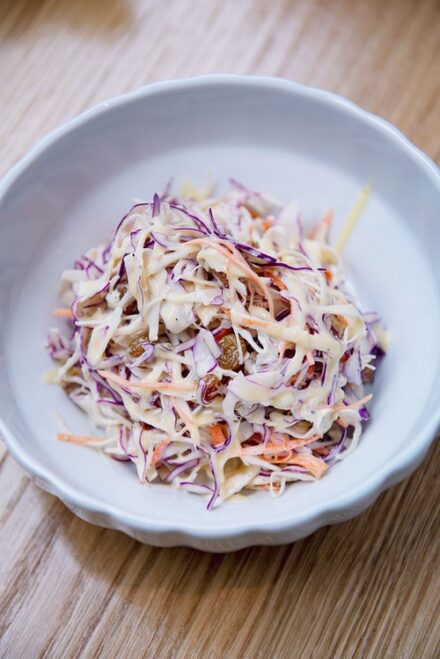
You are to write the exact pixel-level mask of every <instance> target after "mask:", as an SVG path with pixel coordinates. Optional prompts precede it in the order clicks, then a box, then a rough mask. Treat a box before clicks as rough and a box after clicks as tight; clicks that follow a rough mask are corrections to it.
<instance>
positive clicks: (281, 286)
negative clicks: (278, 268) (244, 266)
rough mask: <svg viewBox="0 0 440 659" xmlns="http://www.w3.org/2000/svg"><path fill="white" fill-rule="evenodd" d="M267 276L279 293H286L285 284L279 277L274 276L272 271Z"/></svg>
mask: <svg viewBox="0 0 440 659" xmlns="http://www.w3.org/2000/svg"><path fill="white" fill-rule="evenodd" d="M268 275H269V277H270V278H271V279H272V281H273V283H274V284H276V286H278V288H279V289H280V291H287V286H286V284H285V283H284V282H283V280H282V279H281V277H279V276H278V275H276V274H275V273H274V272H272V271H270V272H268Z"/></svg>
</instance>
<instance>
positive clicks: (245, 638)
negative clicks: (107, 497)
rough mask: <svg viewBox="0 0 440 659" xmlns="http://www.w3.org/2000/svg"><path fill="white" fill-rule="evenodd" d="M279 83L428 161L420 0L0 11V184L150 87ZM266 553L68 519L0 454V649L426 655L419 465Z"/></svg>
mask: <svg viewBox="0 0 440 659" xmlns="http://www.w3.org/2000/svg"><path fill="white" fill-rule="evenodd" d="M208 72H236V73H261V74H270V75H281V76H284V77H287V78H291V79H294V80H297V81H300V82H304V83H307V84H310V85H314V86H319V87H324V88H326V89H330V90H333V91H336V92H338V93H341V94H344V95H346V96H348V97H350V98H351V99H352V100H354V101H355V102H357V103H359V104H361V105H362V106H364V107H365V108H366V109H368V110H371V111H373V112H377V113H379V114H381V115H382V116H384V117H386V118H387V119H389V120H390V121H392V122H393V123H395V124H396V125H397V126H398V127H399V128H400V129H401V130H403V131H404V132H405V133H406V134H407V136H408V137H409V138H410V139H411V140H413V141H414V142H415V143H416V144H417V145H418V146H419V147H420V148H421V149H423V150H424V151H426V152H427V153H428V154H429V155H430V156H431V157H432V158H434V159H439V158H440V4H439V2H437V1H435V0H432V1H428V0H427V1H419V2H413V1H411V0H394V1H393V0H391V1H385V0H369V1H368V2H360V1H359V2H357V1H356V0H334V1H330V0H321V1H318V0H317V1H315V0H310V1H307V0H302V1H301V0H298V1H294V0H291V1H289V0H271V2H266V1H265V0H253V1H252V0H234V1H233V0H210V1H205V2H202V1H201V0H199V1H198V2H196V1H194V0H193V2H191V1H190V0H168V1H167V2H164V1H161V0H145V1H141V0H138V1H135V0H131V1H130V0H113V1H112V2H107V1H105V0H75V2H72V1H71V0H27V1H25V0H16V1H14V2H12V0H0V75H1V82H2V91H1V95H0V112H1V122H0V140H1V145H2V149H1V152H0V175H1V174H3V173H4V172H5V171H6V170H7V169H8V168H9V167H10V166H11V165H12V164H13V163H14V162H15V161H16V160H17V159H19V158H20V157H21V156H22V155H23V154H24V153H25V152H26V151H27V150H28V149H29V148H30V147H31V146H32V145H33V144H34V143H35V142H36V141H37V140H38V139H40V138H41V137H42V136H43V135H44V134H45V133H47V132H48V131H49V130H51V129H53V128H55V127H56V126H58V125H59V124H60V123H61V122H64V121H66V120H68V119H70V118H71V117H73V116H75V115H76V114H78V112H80V111H81V110H83V109H85V108H86V107H88V106H90V105H91V104H93V103H95V102H97V101H100V100H102V99H104V98H106V97H108V96H112V95H115V94H119V93H121V92H125V91H127V90H130V89H133V88H135V87H137V86H139V85H141V84H144V83H146V82H149V81H151V80H158V79H163V78H170V77H180V76H188V75H194V74H198V73H208ZM439 458H440V452H439V449H438V446H437V448H434V449H433V450H432V451H431V453H430V455H429V457H428V458H427V459H426V460H425V462H424V464H423V466H422V467H421V468H420V469H419V470H418V471H417V472H416V474H414V476H413V477H412V478H410V479H409V480H408V481H407V482H405V483H403V484H401V485H399V486H397V487H394V488H393V489H392V490H390V491H389V492H387V493H386V494H384V495H382V496H381V497H380V499H379V501H378V502H377V503H376V504H375V505H374V506H373V507H372V508H371V509H370V510H369V511H367V512H366V513H364V514H363V515H361V516H360V517H358V518H357V519H355V520H352V521H350V522H346V523H344V524H342V525H339V526H334V527H331V528H327V529H322V530H321V531H319V532H318V533H315V534H314V535H313V536H312V537H311V538H308V539H306V540H304V541H302V542H298V543H296V544H295V545H291V546H286V547H279V548H253V549H249V550H244V551H240V552H237V553H234V554H230V555H208V554H202V553H200V552H196V551H193V550H189V549H165V550H163V549H162V550H159V549H154V548H150V547H146V546H143V545H140V544H139V543H137V542H135V541H133V540H131V539H129V538H127V537H125V536H123V535H122V534H120V533H117V532H114V531H108V530H103V529H99V528H96V527H93V526H90V525H88V524H86V523H85V522H82V521H81V520H79V519H77V518H76V517H74V516H73V515H72V514H71V513H70V512H69V511H67V510H66V509H65V508H64V507H63V505H62V504H61V503H59V502H58V501H57V500H56V499H55V498H53V497H51V496H49V495H47V494H45V493H43V492H41V491H39V490H37V489H36V488H35V487H34V486H33V485H32V484H30V482H29V480H28V479H27V477H26V476H25V475H24V474H23V472H22V471H21V470H20V469H19V468H18V467H17V465H16V464H15V463H14V461H13V460H12V458H11V457H9V456H8V455H7V454H6V451H5V449H4V447H3V446H2V445H1V448H0V592H1V609H0V637H1V640H0V655H1V656H2V657H8V659H9V658H12V659H15V658H20V659H27V658H28V657H29V658H34V657H63V658H65V657H67V658H70V657H123V658H129V659H135V658H137V657H185V658H186V657H215V658H216V657H224V656H229V657H295V658H296V657H301V658H302V657H305V658H307V657H313V658H314V659H315V658H321V657H322V658H327V657H341V658H344V659H345V658H346V657H391V658H399V659H400V658H401V657H408V658H412V657H416V658H425V657H426V658H434V657H438V656H439V655H440V627H439V619H440V608H439V581H440V579H439V570H440V565H439V552H438V544H439V543H438V540H439V527H438V505H439V500H440V491H439V479H438V476H437V474H438V468H439V464H440V461H439Z"/></svg>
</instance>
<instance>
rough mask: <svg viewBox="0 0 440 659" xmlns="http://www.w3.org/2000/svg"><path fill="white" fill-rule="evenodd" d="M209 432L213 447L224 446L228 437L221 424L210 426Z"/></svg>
mask: <svg viewBox="0 0 440 659" xmlns="http://www.w3.org/2000/svg"><path fill="white" fill-rule="evenodd" d="M208 430H209V433H210V435H211V444H212V446H220V445H221V444H224V442H225V439H226V437H225V435H224V433H223V428H222V426H221V424H220V423H214V424H213V425H212V426H209V428H208Z"/></svg>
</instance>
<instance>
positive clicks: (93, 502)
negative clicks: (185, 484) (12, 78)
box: [0, 74, 440, 544]
mask: <svg viewBox="0 0 440 659" xmlns="http://www.w3.org/2000/svg"><path fill="white" fill-rule="evenodd" d="M210 85H215V86H217V87H218V86H239V87H248V88H252V89H256V88H259V89H261V90H263V89H264V90H268V89H273V90H277V91H285V92H290V93H292V94H293V95H297V96H301V97H305V98H309V99H312V100H316V101H318V102H320V103H322V104H323V105H326V106H327V107H333V108H338V109H339V110H340V111H341V112H345V113H346V114H347V115H351V116H352V117H354V118H355V119H356V120H358V121H361V122H362V123H364V124H367V125H369V126H370V127H372V128H374V129H375V130H377V131H378V132H379V133H380V134H381V135H382V136H385V137H386V138H388V139H391V141H392V142H394V144H395V145H396V146H397V147H399V148H400V150H401V151H402V152H403V153H404V155H405V156H406V157H409V158H410V159H412V160H413V161H414V162H415V164H416V165H417V166H418V167H420V168H421V169H422V170H423V171H424V173H425V174H426V175H427V176H428V178H429V179H430V180H431V182H432V184H433V185H434V186H435V187H436V188H437V190H438V192H439V194H440V171H439V169H438V167H437V166H436V165H435V163H434V162H433V161H432V160H431V159H430V158H429V157H428V156H427V155H425V154H424V153H423V152H422V151H421V150H420V149H419V148H418V147H416V146H415V145H414V144H413V143H412V142H410V141H409V140H408V138H406V137H405V136H404V135H403V133H402V132H401V131H400V130H399V129H397V128H395V127H394V126H393V125H392V124H390V123H389V122H388V121H386V120H385V119H382V118H381V117H379V116H377V115H375V114H372V113H370V112H367V111H366V110H363V109H362V108H360V107H359V106H357V105H356V104H355V103H353V102H352V101H350V100H348V99H346V98H344V97H343V96H340V95H337V94H335V93H333V92H329V91H325V90H321V89H316V88H313V87H308V86H306V85H302V84H299V83H296V82H293V81H290V80H286V79H283V78H279V77H272V76H251V75H235V74H210V75H202V76H194V77H189V78H180V79H173V80H165V81H160V82H154V83H150V84H147V85H144V86H142V87H140V88H138V89H135V90H133V91H131V92H128V93H124V94H121V95H118V96H115V97H113V98H111V99H109V100H106V101H103V102H100V103H98V104H96V105H94V106H93V107H92V108H90V109H88V110H86V111H85V112H82V113H81V114H79V115H78V116H77V117H75V118H73V119H71V120H70V121H68V122H66V123H64V124H62V125H61V126H59V127H58V128H56V129H55V130H53V131H51V132H50V133H49V134H48V135H46V136H45V137H44V138H43V139H41V140H40V141H39V142H38V143H37V144H36V145H35V146H34V147H33V148H32V149H31V150H30V151H29V152H28V153H27V154H26V155H25V156H24V157H23V158H22V159H21V160H19V161H18V162H17V163H16V164H15V165H14V166H13V167H12V168H11V169H10V170H9V171H8V172H7V173H6V174H5V175H4V176H3V178H2V179H1V181H0V204H1V202H2V200H3V198H4V196H5V194H6V193H7V191H8V190H9V188H10V187H11V186H12V185H13V184H14V183H15V181H16V180H17V179H18V177H19V176H20V175H21V174H22V172H24V171H25V170H26V169H27V168H28V167H29V166H31V165H32V164H33V163H34V161H36V160H37V159H38V157H39V156H40V155H41V154H42V153H43V152H44V151H45V150H46V149H47V148H49V147H50V146H51V145H52V144H54V143H55V142H56V141H58V140H59V139H60V138H63V137H64V136H65V135H67V134H69V133H71V132H73V131H74V130H76V129H77V128H78V127H80V126H82V125H83V124H85V123H87V122H88V121H89V120H90V119H92V118H94V117H97V116H99V115H103V114H105V113H106V112H108V111H109V110H112V109H114V108H120V107H122V106H124V105H128V104H130V103H131V102H133V101H136V100H137V99H140V98H146V97H149V96H154V95H158V94H159V95H160V94H162V93H163V92H167V91H176V90H187V91H190V90H196V89H200V88H203V87H209V86H210ZM438 374H439V367H438V366H437V378H438ZM439 425H440V406H439V407H438V408H434V410H433V411H432V413H431V414H430V415H429V416H428V417H427V418H426V419H425V422H424V423H423V425H422V426H421V427H420V428H419V431H418V433H417V435H415V437H414V438H413V442H412V443H411V444H409V445H408V446H407V447H406V448H405V449H404V450H403V451H401V452H400V453H399V454H398V455H395V456H393V458H392V459H390V460H389V461H388V462H386V463H385V464H383V465H381V466H380V468H379V469H378V470H377V472H376V473H375V474H374V475H372V476H370V478H368V479H367V480H364V481H362V483H359V484H358V485H357V486H355V487H353V488H351V489H349V490H347V491H346V492H344V493H343V494H341V495H340V496H339V497H338V498H337V499H332V500H331V501H329V502H325V503H324V502H323V503H322V505H320V506H319V507H317V508H316V511H314V512H313V513H310V511H309V512H303V513H302V514H301V513H300V512H298V511H295V516H294V518H292V517H289V516H287V517H282V518H281V519H277V520H270V519H268V520H263V521H261V522H258V523H255V522H253V523H251V524H246V523H228V524H226V525H225V526H222V527H219V528H214V527H213V528H206V527H205V526H204V525H203V524H202V523H193V522H191V523H188V522H185V523H177V522H174V523H170V522H168V521H166V520H160V521H156V520H155V521H153V520H150V519H148V517H143V516H141V515H137V514H133V513H129V512H126V511H123V510H121V509H119V508H118V507H116V506H114V505H111V504H108V503H107V502H105V501H104V500H101V499H97V498H96V497H94V496H91V495H87V494H84V493H82V492H81V491H79V490H78V489H76V488H75V487H73V486H71V485H68V484H66V483H65V482H64V481H63V479H62V478H60V477H58V476H57V474H56V473H54V472H53V471H52V470H50V469H48V468H46V467H45V466H44V464H42V463H41V462H40V461H39V460H37V459H35V458H33V457H31V456H30V455H28V454H27V452H26V450H25V448H24V447H23V446H22V445H21V444H20V442H19V441H18V440H17V438H16V437H15V435H14V432H13V431H12V429H11V428H10V427H9V425H8V423H7V422H6V420H5V419H3V418H0V434H1V435H2V437H3V439H4V441H5V443H6V446H7V448H8V450H9V451H10V453H11V454H12V455H13V457H14V458H15V460H16V461H17V462H18V463H19V464H20V465H21V466H22V467H23V468H24V469H25V470H26V471H27V472H29V473H30V474H31V475H32V477H33V478H34V479H35V480H36V482H37V484H39V485H40V486H42V487H43V488H44V489H46V490H48V491H49V492H51V493H53V494H55V495H56V496H58V497H59V498H60V499H61V500H62V501H63V502H64V503H66V504H67V505H68V506H69V507H70V508H72V509H73V510H74V511H75V512H80V511H81V510H85V511H88V517H91V516H92V515H93V514H97V515H100V516H101V517H102V516H104V518H105V520H106V522H105V524H106V525H107V524H108V525H109V526H112V527H113V528H117V529H120V530H123V531H125V532H127V533H130V532H131V531H134V532H146V533H148V534H149V535H151V537H157V536H161V535H163V534H167V535H168V534H173V533H174V534H177V535H178V536H179V537H180V539H182V538H186V539H188V538H191V537H193V538H194V539H200V540H211V541H216V540H223V539H224V540H227V539H230V538H239V537H244V536H249V535H254V534H264V533H270V534H271V535H279V536H282V535H283V533H284V534H288V533H289V532H290V533H292V531H293V529H295V528H297V527H300V526H301V525H303V526H304V525H307V526H309V527H310V528H311V529H312V530H315V529H316V528H317V527H318V526H320V525H321V524H324V523H328V522H329V521H335V520H332V517H337V516H338V515H339V516H341V514H342V513H343V511H345V510H347V509H348V508H350V509H355V508H356V507H357V506H362V502H364V501H368V502H369V503H371V502H372V501H373V500H374V499H376V497H377V496H378V495H379V494H380V493H381V492H382V491H383V490H384V489H386V487H388V486H389V485H391V484H395V483H397V482H398V481H399V480H401V479H402V478H403V477H404V476H405V475H406V474H407V473H409V472H410V471H412V469H411V468H412V467H415V466H417V464H418V463H419V462H420V460H421V459H422V458H423V456H424V454H425V453H426V452H427V450H428V448H429V446H430V444H431V442H432V441H433V440H434V437H435V433H436V431H437V429H438V427H439ZM353 514H354V513H353ZM83 515H84V514H83ZM300 535H305V533H302V534H300ZM281 542H282V540H281ZM245 544H247V543H245Z"/></svg>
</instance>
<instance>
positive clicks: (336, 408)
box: [332, 394, 373, 412]
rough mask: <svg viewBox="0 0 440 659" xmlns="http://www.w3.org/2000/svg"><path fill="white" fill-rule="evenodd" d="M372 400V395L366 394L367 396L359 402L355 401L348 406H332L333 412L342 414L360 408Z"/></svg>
mask: <svg viewBox="0 0 440 659" xmlns="http://www.w3.org/2000/svg"><path fill="white" fill-rule="evenodd" d="M372 398H373V394H368V395H367V396H364V397H363V398H361V399H360V400H356V401H355V402H354V403H351V404H350V405H334V406H333V408H332V409H333V411H334V412H342V411H343V410H355V409H356V408H357V407H360V406H361V405H365V403H368V401H369V400H371V399H372Z"/></svg>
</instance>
